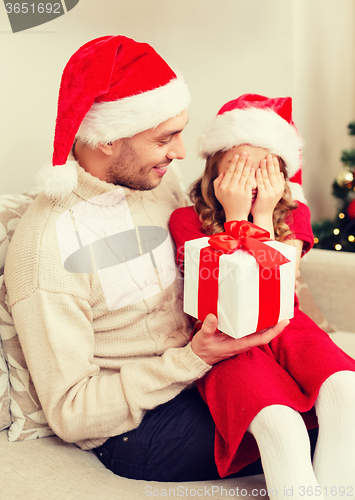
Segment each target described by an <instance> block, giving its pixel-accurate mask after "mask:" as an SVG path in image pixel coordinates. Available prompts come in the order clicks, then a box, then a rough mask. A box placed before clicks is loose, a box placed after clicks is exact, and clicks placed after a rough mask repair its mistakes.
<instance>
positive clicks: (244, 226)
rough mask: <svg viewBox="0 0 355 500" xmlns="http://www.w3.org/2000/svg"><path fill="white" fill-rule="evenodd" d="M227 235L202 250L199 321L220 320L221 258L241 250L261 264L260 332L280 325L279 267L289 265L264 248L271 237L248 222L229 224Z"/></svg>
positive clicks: (280, 257) (274, 251) (284, 259)
mask: <svg viewBox="0 0 355 500" xmlns="http://www.w3.org/2000/svg"><path fill="white" fill-rule="evenodd" d="M224 227H225V232H223V233H218V234H215V235H213V236H212V237H211V238H210V239H209V240H208V243H209V244H210V246H209V247H205V248H202V249H201V250H200V265H199V293H198V319H200V320H201V321H204V319H205V317H206V316H207V314H209V313H212V314H214V315H215V316H217V303H218V275H219V258H220V256H221V255H223V254H230V253H234V252H235V251H236V250H238V249H240V248H242V249H244V250H246V251H247V252H249V253H250V254H252V255H253V257H254V258H255V260H256V261H257V263H258V264H259V317H258V325H257V330H256V331H258V330H263V329H264V328H267V327H270V326H272V325H274V324H276V323H277V322H278V318H279V315H280V265H282V264H286V263H287V262H290V261H289V260H288V259H287V258H286V257H285V256H284V255H282V253H280V252H279V251H278V250H276V249H275V248H272V247H270V246H269V245H265V243H264V242H265V241H271V239H270V233H269V232H268V231H265V230H264V229H262V228H260V227H259V226H256V225H255V224H252V223H251V222H248V221H230V222H226V223H225V224H224Z"/></svg>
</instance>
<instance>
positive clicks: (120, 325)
mask: <svg viewBox="0 0 355 500" xmlns="http://www.w3.org/2000/svg"><path fill="white" fill-rule="evenodd" d="M53 168H54V167H53ZM76 168H77V171H78V181H79V182H78V188H77V189H75V190H74V191H73V192H72V193H71V194H70V195H68V196H67V197H66V198H64V199H63V200H61V201H60V202H59V201H56V200H55V199H51V198H49V197H48V196H46V195H45V194H41V195H39V196H38V197H37V198H36V200H35V201H34V203H33V204H32V206H31V207H30V208H29V209H28V211H27V212H26V213H25V215H24V216H23V218H22V220H21V221H20V224H19V225H18V227H17V229H16V232H15V234H14V237H13V239H12V242H11V244H10V248H9V251H8V255H7V259H6V265H5V282H6V286H7V289H8V294H9V300H10V306H11V309H12V314H13V318H14V322H15V326H16V329H17V332H18V335H19V338H20V342H21V345H22V348H23V351H24V355H25V358H26V361H27V364H28V368H29V370H30V373H31V376H32V379H33V382H34V384H35V387H36V390H37V393H38V396H39V399H40V402H41V404H42V407H43V410H44V413H45V415H46V417H47V419H48V422H49V425H50V426H51V428H52V429H53V430H54V432H55V433H56V434H57V435H58V436H60V437H61V438H62V439H64V440H65V441H69V442H75V443H77V444H78V445H79V446H80V447H81V448H83V449H90V448H93V447H96V446H99V445H100V444H102V443H103V442H104V441H105V440H107V439H108V438H109V437H111V436H115V435H119V434H122V433H124V432H127V431H129V430H131V429H134V428H136V427H137V426H138V425H139V424H140V422H141V420H142V418H143V416H144V414H145V412H146V411H147V410H150V409H152V408H155V407H156V406H158V405H160V404H162V403H165V402H166V401H169V400H170V399H172V398H174V397H175V396H176V395H177V394H179V393H180V392H181V391H182V390H183V389H185V388H186V387H187V386H189V385H190V384H191V383H192V382H193V381H195V380H196V379H198V378H200V377H202V376H203V375H204V374H205V373H206V372H207V371H208V370H209V369H210V366H209V365H207V364H206V363H205V362H204V361H202V360H201V359H200V358H199V357H198V356H196V355H195V354H194V353H193V351H192V349H191V347H190V344H189V343H188V339H189V335H190V331H191V325H190V323H189V320H188V318H187V317H186V315H185V314H184V313H183V310H182V280H181V279H180V278H179V275H178V271H177V268H176V266H175V263H174V261H173V257H174V256H173V253H174V252H173V249H172V245H171V239H170V236H169V235H167V238H166V240H165V241H164V243H163V244H160V243H161V241H160V240H159V241H157V245H156V249H155V250H154V251H153V252H150V253H147V252H145V253H144V252H141V254H142V256H141V257H138V258H135V259H131V260H129V259H130V258H131V256H130V255H128V256H127V259H128V260H129V261H128V262H123V263H117V260H116V261H113V262H111V261H110V259H109V258H108V254H107V252H106V253H104V254H103V258H102V259H101V261H100V255H99V254H98V253H97V252H96V253H95V248H96V247H95V242H96V245H97V244H99V245H101V241H102V240H104V239H105V238H107V240H104V241H105V242H106V241H107V242H108V246H109V244H110V243H109V242H110V240H109V238H108V236H110V235H116V236H117V234H118V233H120V232H122V231H125V230H126V231H127V230H130V229H132V228H133V230H134V228H138V229H139V227H142V226H145V227H146V226H155V227H156V226H158V227H160V228H167V227H168V222H169V217H170V214H171V212H172V211H173V210H174V209H175V208H177V207H179V206H182V205H183V204H184V201H183V197H182V194H181V192H180V190H179V187H178V183H177V181H176V179H175V176H174V175H173V172H172V170H171V168H170V169H169V171H168V173H167V174H166V175H165V177H164V179H163V181H162V183H161V184H160V186H158V187H157V188H155V189H153V190H151V191H133V190H130V189H128V188H122V187H117V186H114V185H112V184H108V183H106V182H103V181H100V180H99V179H97V178H95V177H93V176H91V175H90V174H88V173H87V172H85V171H84V170H83V169H82V168H81V167H80V166H79V165H77V167H76ZM111 241H112V240H111ZM97 242H99V243H97ZM106 246H107V245H106ZM83 247H86V250H87V251H86V253H85V255H84V253H83V250H80V249H81V248H83ZM113 251H114V250H113ZM75 252H77V254H76V255H78V258H77V259H76V261H75V259H74V264H73V262H72V263H71V264H70V265H69V266H68V262H69V261H67V260H66V259H68V258H69V260H70V258H72V255H73V254H74V253H75ZM128 253H129V252H128ZM88 255H89V256H91V259H89V258H88ZM90 262H91V265H92V266H93V269H91V270H90V269H88V266H89V263H90ZM65 266H66V267H65ZM75 266H76V267H75ZM89 267H90V266H89ZM68 269H69V270H68ZM122 304H123V305H122Z"/></svg>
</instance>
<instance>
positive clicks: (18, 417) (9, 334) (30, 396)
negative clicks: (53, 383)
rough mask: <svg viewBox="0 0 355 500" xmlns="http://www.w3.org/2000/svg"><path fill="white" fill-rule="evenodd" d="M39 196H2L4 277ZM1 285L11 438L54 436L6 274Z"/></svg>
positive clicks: (0, 267) (0, 266)
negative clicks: (18, 231)
mask: <svg viewBox="0 0 355 500" xmlns="http://www.w3.org/2000/svg"><path fill="white" fill-rule="evenodd" d="M35 197H36V193H35V192H32V193H28V194H27V195H11V196H0V276H1V275H2V274H3V272H4V263H5V256H6V252H7V248H8V246H9V243H10V241H11V238H12V235H13V233H14V230H15V228H16V226H17V224H18V223H19V221H20V219H21V217H22V215H23V214H24V213H25V211H26V210H27V208H28V207H29V205H30V204H31V203H32V201H33V200H34V198H35ZM1 284H2V288H1V293H0V336H1V341H2V347H3V351H4V354H5V359H6V362H7V366H8V370H9V379H10V414H11V420H12V423H11V425H10V428H9V431H8V438H9V440H10V441H22V440H25V439H26V440H27V439H35V438H38V437H44V436H48V435H52V434H53V431H52V430H51V429H50V428H49V426H48V423H47V421H46V418H45V416H44V413H43V411H42V408H41V405H40V403H39V400H38V396H37V394H36V391H35V388H34V385H33V382H32V379H31V376H30V374H29V372H28V369H27V365H26V362H25V359H24V356H23V353H22V349H21V346H20V342H19V339H18V335H17V333H16V329H15V326H14V323H13V319H12V316H11V311H10V309H9V307H8V305H7V300H6V298H7V297H6V288H5V284H4V283H3V276H1ZM0 366H1V365H0ZM0 392H1V391H0ZM8 423H9V424H10V422H8Z"/></svg>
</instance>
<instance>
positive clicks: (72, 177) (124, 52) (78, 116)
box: [40, 36, 190, 196]
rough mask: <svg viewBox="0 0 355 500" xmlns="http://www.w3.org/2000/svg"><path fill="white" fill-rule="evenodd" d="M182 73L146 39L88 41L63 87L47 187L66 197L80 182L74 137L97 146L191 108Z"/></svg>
mask: <svg viewBox="0 0 355 500" xmlns="http://www.w3.org/2000/svg"><path fill="white" fill-rule="evenodd" d="M189 102H190V94H189V90H188V87H187V85H186V84H185V83H184V81H183V79H182V77H181V76H177V75H176V73H174V71H173V70H172V69H171V68H170V67H169V66H168V65H167V63H166V62H165V61H164V60H163V59H162V58H161V57H160V56H159V54H157V52H156V51H155V50H154V49H153V48H152V47H151V46H150V45H148V44H146V43H139V42H136V41H134V40H132V39H130V38H127V37H124V36H105V37H101V38H97V39H95V40H92V41H90V42H88V43H86V44H85V45H83V46H82V47H81V48H80V49H79V50H78V51H77V52H76V53H75V54H74V55H73V56H72V57H71V58H70V60H69V62H68V63H67V65H66V67H65V69H64V72H63V76H62V80H61V86H60V91H59V99H58V113H57V121H56V128H55V137H54V152H53V161H52V163H53V166H54V167H56V168H53V167H52V166H51V168H49V167H48V168H46V169H45V171H44V172H42V174H41V176H40V177H41V181H42V183H44V184H45V186H44V187H45V192H46V193H47V194H50V195H52V196H63V195H65V194H68V193H69V192H71V191H72V189H74V188H75V187H76V184H77V169H76V162H75V161H70V160H69V161H68V155H69V153H70V151H71V148H72V146H73V143H74V140H75V139H79V140H81V141H83V142H85V143H87V144H89V145H90V146H91V147H96V146H97V145H98V144H107V143H109V142H113V141H115V140H117V139H121V138H127V137H133V136H134V135H136V134H138V133H140V132H143V131H145V130H149V129H151V128H154V127H156V126H157V125H159V124H160V123H162V122H164V121H166V120H168V119H169V118H172V117H174V116H176V115H178V114H179V113H181V112H182V111H183V110H184V109H186V108H187V106H188V104H189Z"/></svg>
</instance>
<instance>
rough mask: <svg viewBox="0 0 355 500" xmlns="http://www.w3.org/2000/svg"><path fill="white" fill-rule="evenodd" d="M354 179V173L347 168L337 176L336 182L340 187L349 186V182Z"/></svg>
mask: <svg viewBox="0 0 355 500" xmlns="http://www.w3.org/2000/svg"><path fill="white" fill-rule="evenodd" d="M353 180H354V174H353V173H352V172H351V171H350V170H349V169H347V168H346V169H344V170H342V171H341V172H340V173H339V174H338V176H337V178H336V182H337V184H338V186H340V187H345V186H347V185H348V184H350V183H351V182H353Z"/></svg>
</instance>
